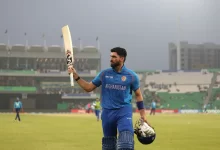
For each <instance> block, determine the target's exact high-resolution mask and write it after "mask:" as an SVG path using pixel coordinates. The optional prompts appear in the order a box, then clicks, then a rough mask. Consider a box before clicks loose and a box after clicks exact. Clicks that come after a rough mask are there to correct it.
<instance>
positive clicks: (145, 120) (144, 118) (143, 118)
mask: <svg viewBox="0 0 220 150" xmlns="http://www.w3.org/2000/svg"><path fill="white" fill-rule="evenodd" d="M141 120H143V121H144V122H146V123H147V124H148V125H149V126H150V127H151V128H153V127H152V126H151V124H150V123H149V122H148V121H147V119H146V117H145V116H144V117H141Z"/></svg>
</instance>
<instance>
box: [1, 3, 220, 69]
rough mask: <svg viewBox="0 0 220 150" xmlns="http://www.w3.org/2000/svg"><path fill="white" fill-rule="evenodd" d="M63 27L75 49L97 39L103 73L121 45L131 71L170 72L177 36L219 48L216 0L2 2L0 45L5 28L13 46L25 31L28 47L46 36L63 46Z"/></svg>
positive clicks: (219, 5) (219, 18) (219, 11)
mask: <svg viewBox="0 0 220 150" xmlns="http://www.w3.org/2000/svg"><path fill="white" fill-rule="evenodd" d="M178 18H179V19H178ZM178 20H180V21H179V25H180V26H179V27H180V30H178V28H177V25H178ZM66 24H68V25H69V26H70V30H71V33H72V39H73V44H74V45H76V46H78V45H79V43H78V41H77V39H78V38H79V37H80V38H81V39H82V42H83V45H84V46H88V45H96V41H95V39H96V37H97V36H98V37H99V39H100V48H101V53H102V67H103V68H106V67H109V50H110V49H111V48H112V47H115V46H121V47H124V48H126V49H127V51H128V58H127V61H126V65H127V67H129V68H131V69H135V70H137V69H138V70H146V69H168V43H169V42H176V41H177V39H178V38H177V37H178V33H180V34H179V35H180V36H179V37H180V38H179V39H180V40H187V41H189V43H203V42H213V43H216V44H220V0H0V43H6V42H7V37H6V36H5V34H4V32H5V30H6V29H8V35H9V37H10V43H11V44H24V43H25V37H24V32H27V35H28V40H29V44H43V40H42V38H41V36H42V33H45V35H46V39H47V45H62V40H61V39H60V35H61V27H62V26H64V25H66ZM178 31H180V32H178ZM143 62H144V63H143Z"/></svg>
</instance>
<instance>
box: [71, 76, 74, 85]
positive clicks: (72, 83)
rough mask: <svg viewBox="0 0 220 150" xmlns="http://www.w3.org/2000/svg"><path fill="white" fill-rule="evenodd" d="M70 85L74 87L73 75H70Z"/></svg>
mask: <svg viewBox="0 0 220 150" xmlns="http://www.w3.org/2000/svg"><path fill="white" fill-rule="evenodd" d="M70 84H71V86H74V82H73V73H70Z"/></svg>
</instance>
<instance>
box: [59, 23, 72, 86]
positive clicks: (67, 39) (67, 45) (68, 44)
mask: <svg viewBox="0 0 220 150" xmlns="http://www.w3.org/2000/svg"><path fill="white" fill-rule="evenodd" d="M62 34H63V41H64V49H65V56H66V64H67V66H68V67H69V66H73V63H74V57H73V56H74V55H73V45H72V38H71V33H70V29H69V26H68V25H66V26H64V27H62ZM70 84H71V86H72V87H73V86H74V82H73V74H72V73H71V74H70Z"/></svg>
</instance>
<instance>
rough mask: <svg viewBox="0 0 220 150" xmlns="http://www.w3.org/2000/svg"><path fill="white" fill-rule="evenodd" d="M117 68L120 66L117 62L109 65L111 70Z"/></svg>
mask: <svg viewBox="0 0 220 150" xmlns="http://www.w3.org/2000/svg"><path fill="white" fill-rule="evenodd" d="M118 66H120V62H119V61H118V62H115V63H111V67H112V68H113V69H115V68H116V67H118Z"/></svg>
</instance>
